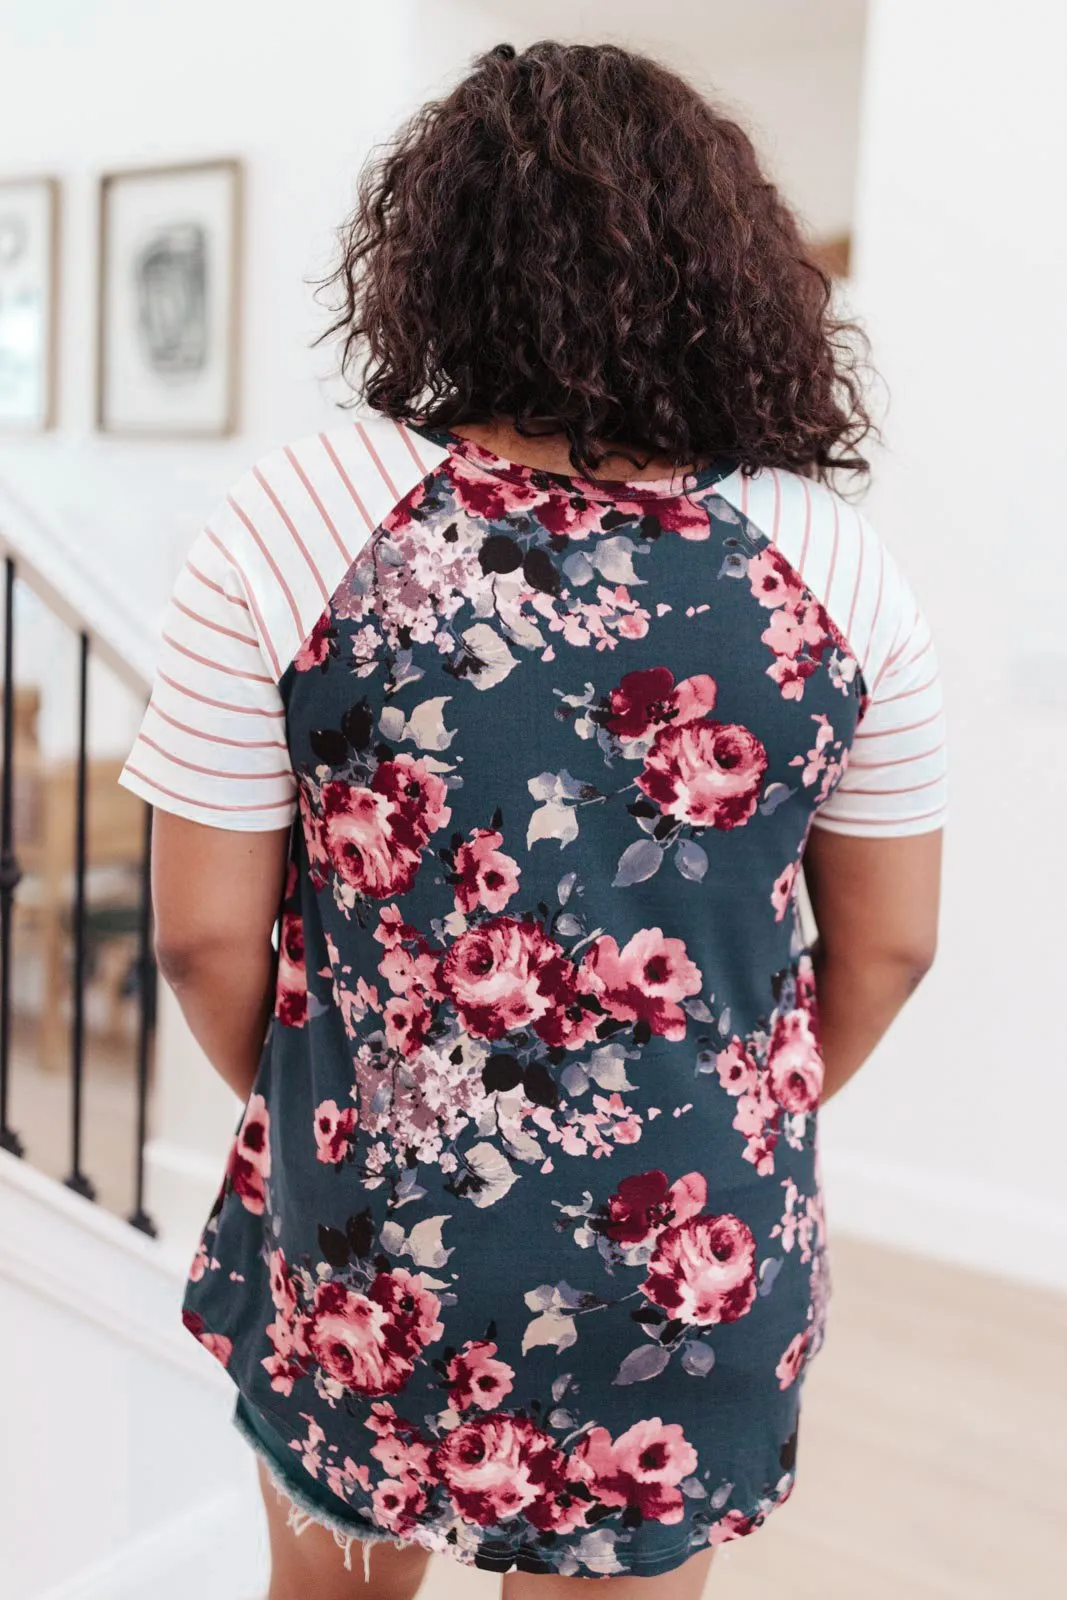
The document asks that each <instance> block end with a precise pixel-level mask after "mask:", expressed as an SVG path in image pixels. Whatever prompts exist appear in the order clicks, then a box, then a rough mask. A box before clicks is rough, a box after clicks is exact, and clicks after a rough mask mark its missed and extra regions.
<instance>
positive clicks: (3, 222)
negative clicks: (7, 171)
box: [0, 176, 62, 433]
mask: <svg viewBox="0 0 1067 1600" xmlns="http://www.w3.org/2000/svg"><path fill="white" fill-rule="evenodd" d="M61 199H62V194H61V189H60V182H59V179H58V178H54V177H39V176H34V177H29V178H0V433H43V432H45V431H47V430H48V429H50V428H54V427H55V425H56V407H57V396H58V372H59V270H60V266H59V257H60V213H61Z"/></svg>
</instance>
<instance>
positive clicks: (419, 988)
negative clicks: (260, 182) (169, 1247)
mask: <svg viewBox="0 0 1067 1600" xmlns="http://www.w3.org/2000/svg"><path fill="white" fill-rule="evenodd" d="M338 282H339V284H340V286H341V288H342V291H343V296H342V298H343V309H342V311H341V314H340V316H339V320H338V323H337V327H336V330H335V331H336V332H338V333H340V334H342V335H343V336H344V340H345V358H346V365H347V367H348V368H349V369H350V370H351V369H353V367H355V368H362V377H361V382H362V393H363V397H364V399H365V400H366V401H367V402H368V403H369V409H368V410H367V411H366V413H365V414H364V415H363V416H362V418H361V420H359V421H355V422H351V421H350V422H348V423H346V424H345V425H342V426H340V427H338V428H337V429H335V430H333V431H331V432H327V433H325V434H323V435H321V436H320V437H319V438H317V439H312V440H308V441H305V442H303V443H301V444H297V445H295V446H293V447H291V448H288V449H285V450H283V451H280V452H279V453H278V454H276V455H274V456H272V457H270V458H269V459H268V460H266V461H265V462H263V463H261V464H260V465H259V466H258V467H256V468H255V469H254V470H253V471H252V472H251V473H250V474H249V476H248V477H247V478H245V479H244V480H243V481H242V482H241V483H240V484H239V485H238V486H237V487H236V488H235V490H234V492H233V494H232V495H231V496H230V497H229V499H228V500H227V502H226V503H225V505H223V506H222V507H221V508H220V510H219V512H218V514H217V515H216V516H215V517H213V518H212V519H211V521H210V523H209V525H208V527H207V528H206V530H205V531H204V533H203V534H202V535H201V537H200V539H199V541H198V542H197V544H196V546H195V547H194V550H193V553H192V555H191V556H190V559H189V563H188V566H187V568H186V570H185V572H184V574H183V576H182V578H181V580H180V581H179V584H178V587H177V591H176V594H175V598H174V603H173V607H172V610H171V613H170V618H169V622H168V626H167V629H166V645H165V651H164V656H163V660H162V664H161V668H160V673H159V680H158V683H157V686H156V689H155V693H154V696H153V700H152V706H151V709H150V711H149V713H148V716H147V719H146V722H145V725H144V729H143V732H142V734H141V736H140V739H139V741H138V744H137V747H136V749H135V751H134V753H133V755H132V756H131V760H130V764H129V767H128V769H127V773H126V782H127V783H128V785H129V786H130V787H131V788H133V789H134V790H135V791H136V792H137V793H139V794H141V795H143V796H144V797H145V798H146V799H147V800H149V801H151V803H152V804H153V805H154V806H155V807H156V808H157V811H158V816H157V826H156V831H155V894H156V915H157V923H158V945H159V958H160V963H161V966H162V969H163V971H164V973H165V975H166V977H167V978H168V980H169V981H170V983H171V984H172V985H173V987H174V989H175V990H176V992H177V995H178V997H179V999H180V1001H181V1003H182V1006H183V1008H184V1011H185V1014H186V1016H187V1018H188V1020H189V1022H190V1024H191V1026H192V1028H193V1031H194V1032H195V1034H196V1035H197V1037H198V1039H199V1040H200V1041H201V1043H202V1044H203V1046H204V1049H205V1050H206V1052H207V1054H208V1055H209V1057H210V1058H211V1060H212V1062H213V1063H214V1065H215V1066H216V1067H217V1068H218V1070H219V1072H220V1073H221V1074H222V1075H223V1077H224V1078H225V1079H226V1080H227V1082H229V1083H230V1084H231V1085H232V1087H233V1089H234V1090H235V1091H236V1093H237V1094H238V1095H240V1096H241V1098H242V1099H243V1100H244V1101H245V1109H244V1113H243V1117H242V1120H241V1123H240V1128H239V1131H238V1133H237V1136H236V1139H235V1142H234V1145H233V1148H232V1151H231V1154H230V1157H229V1162H228V1166H227V1170H226V1175H225V1179H224V1182H223V1184H222V1188H221V1191H220V1194H219V1197H218V1202H217V1204H216V1206H215V1209H214V1211H213V1213H212V1216H211V1218H210V1220H209V1222H208V1224H207V1228H206V1231H205V1233H204V1237H203V1241H202V1243H201V1246H200V1249H199V1252H198V1254H197V1258H196V1261H195V1263H194V1266H193V1271H192V1278H191V1282H190V1286H189V1291H188V1297H187V1301H186V1308H185V1320H186V1323H187V1325H188V1327H189V1328H190V1330H191V1331H192V1332H193V1333H194V1334H195V1335H196V1337H197V1338H199V1339H200V1340H201V1342H202V1343H203V1344H204V1345H206V1346H207V1348H208V1349H209V1350H210V1351H211V1352H212V1354H214V1355H215V1356H216V1357H217V1358H218V1359H219V1360H220V1361H221V1362H222V1364H223V1365H224V1366H225V1367H226V1368H227V1370H228V1372H229V1373H230V1375H231V1377H232V1378H233V1380H234V1382H235V1384H236V1386H237V1388H238V1391H239V1399H238V1407H237V1421H238V1425H239V1426H240V1428H241V1429H242V1431H243V1432H244V1434H245V1435H246V1436H247V1438H248V1439H249V1440H250V1441H251V1443H252V1444H253V1446H254V1447H255V1449H256V1450H257V1452H258V1454H259V1456H260V1458H261V1462H262V1464H263V1465H262V1473H263V1481H264V1484H265V1485H268V1484H271V1483H272V1484H273V1485H274V1486H275V1487H276V1488H277V1489H279V1490H280V1492H281V1496H282V1497H283V1500H284V1502H285V1503H286V1504H287V1505H288V1506H289V1507H290V1508H291V1514H290V1519H289V1524H287V1523H286V1520H285V1514H284V1506H283V1508H282V1509H279V1502H278V1500H277V1498H276V1497H275V1496H274V1495H272V1494H267V1496H266V1504H267V1509H268V1515H269V1517H270V1521H271V1536H272V1547H273V1555H274V1583H273V1588H272V1590H271V1594H272V1596H273V1597H274V1600H289V1597H295V1596H300V1597H304V1596H307V1595H312V1594H314V1595H315V1596H316V1597H317V1600H331V1597H334V1596H337V1597H341V1596H348V1595H350V1594H353V1593H360V1592H364V1590H365V1587H366V1584H367V1583H369V1585H370V1590H371V1591H372V1592H373V1593H374V1594H375V1595H377V1596H389V1597H397V1600H399V1597H402V1596H409V1595H411V1594H413V1593H414V1591H415V1589H416V1588H417V1586H418V1583H419V1580H420V1578H421V1575H422V1571H423V1566H424V1563H425V1560H426V1558H427V1553H428V1552H430V1551H440V1552H444V1553H446V1554H448V1555H451V1556H453V1557H455V1558H456V1559H458V1560H459V1561H462V1562H466V1563H468V1564H473V1565H476V1566H479V1567H483V1568H487V1569H489V1570H492V1571H496V1572H500V1573H506V1574H507V1576H506V1577H505V1578H504V1593H505V1595H506V1596H507V1597H508V1600H527V1597H530V1596H533V1595H536V1596H538V1597H544V1600H547V1597H549V1596H552V1595H560V1596H563V1595H565V1594H570V1593H571V1592H572V1590H573V1591H574V1592H575V1593H577V1592H578V1590H579V1587H580V1580H583V1579H588V1578H591V1577H595V1578H599V1579H601V1580H603V1581H604V1583H605V1584H606V1585H607V1591H608V1592H609V1593H615V1592H617V1593H618V1595H619V1596H620V1597H623V1596H625V1595H627V1594H630V1593H632V1592H634V1591H635V1589H637V1588H640V1591H641V1593H642V1594H645V1593H649V1594H656V1595H658V1596H659V1597H660V1600H693V1597H695V1596H696V1595H697V1594H698V1592H699V1591H700V1588H701V1586H702V1583H703V1581H704V1577H705V1575H706V1571H707V1567H708V1563H709V1561H710V1560H711V1555H712V1552H713V1551H714V1549H715V1547H716V1546H717V1545H719V1544H721V1543H723V1542H725V1541H727V1540H730V1539H735V1538H739V1537H741V1536H743V1535H745V1534H747V1533H748V1532H750V1531H751V1530H752V1529H753V1528H755V1527H757V1526H758V1525H759V1524H760V1523H761V1522H762V1521H763V1520H764V1518H765V1517H766V1516H767V1514H768V1513H769V1512H770V1511H771V1510H772V1509H773V1508H774V1507H775V1506H777V1505H779V1504H780V1503H781V1502H782V1501H783V1500H784V1499H785V1498H786V1497H787V1495H788V1494H789V1492H790V1490H791V1488H792V1485H793V1479H794V1461H795V1455H796V1441H797V1419H798V1411H799V1397H800V1389H801V1380H802V1378H803V1375H804V1372H805V1370H806V1367H807V1364H808V1362H809V1361H810V1360H811V1358H812V1356H813V1354H814V1353H815V1351H816V1350H817V1348H818V1346H819V1344H820V1342H821V1339H822V1331H823V1314H824V1309H825V1304H826V1297H827V1274H826V1258H825V1251H824V1232H823V1215H822V1206H821V1200H820V1193H819V1186H818V1179H817V1162H816V1111H817V1107H818V1105H819V1104H820V1103H821V1102H822V1101H825V1100H826V1099H827V1098H828V1097H829V1095H830V1094H832V1093H835V1092H836V1091H837V1090H838V1089H839V1088H840V1087H841V1085H842V1084H843V1083H845V1082H846V1081H847V1079H848V1078H849V1077H851V1076H852V1074H853V1073H854V1072H855V1071H856V1069H857V1068H858V1067H859V1066H860V1064H861V1062H862V1061H863V1060H864V1058H865V1057H866V1056H867V1055H868V1053H869V1052H870V1050H871V1049H872V1047H873V1046H874V1044H875V1043H876V1041H877V1040H878V1038H879V1037H880V1036H881V1034H882V1033H883V1032H884V1030H885V1028H886V1027H887V1025H888V1024H889V1022H890V1021H891V1019H892V1018H893V1016H894V1015H895V1014H896V1012H897V1011H898V1009H899V1008H900V1006H901V1005H902V1004H903V1002H904V1001H905V999H906V998H907V996H908V995H909V994H910V992H911V991H912V989H913V988H914V987H915V985H916V983H917V982H918V981H919V979H920V978H921V977H922V975H923V973H924V972H925V971H926V969H927V968H928V966H929V964H930V961H931V959H932V955H933V949H934V941H935V926H936V919H937V895H938V867H939V854H940V829H941V825H942V821H943V815H944V792H943V791H944V761H943V749H942V737H941V709H940V695H939V689H938V684H937V677H936V669H935V665H934V657H933V651H932V649H931V645H930V640H929V637H928V634H927V631H926V628H925V625H924V623H923V621H922V618H921V616H920V614H919V611H918V609H917V607H916V605H915V602H914V600H913V599H912V598H911V596H910V594H909V592H908V590H907V588H906V586H905V584H904V582H903V580H902V578H901V576H900V574H899V572H898V571H897V568H896V567H895V566H894V564H893V562H892V559H891V558H890V556H889V555H888V554H887V552H886V551H885V550H884V549H883V547H882V545H881V544H880V543H879V541H878V539H877V538H876V536H875V535H874V533H873V532H872V531H871V529H870V528H869V527H868V525H867V524H866V523H865V522H864V521H863V519H862V518H861V517H860V516H859V515H858V514H857V513H856V512H855V511H854V510H853V509H852V508H851V506H850V505H849V504H847V503H846V502H844V501H843V500H841V499H839V498H838V497H837V495H836V494H835V492H834V491H833V490H832V489H831V488H830V487H829V486H828V485H829V481H830V480H831V479H832V478H833V477H834V476H835V475H836V474H838V473H845V474H856V473H863V472H865V471H866V462H865V461H864V459H863V456H862V454H861V448H860V447H861V444H862V440H863V438H864V436H865V434H866V432H867V431H868V422H867V418H866V416H865V413H864V409H863V404H862V400H861V397H860V393H859V388H858V383H857V379H856V377H855V376H854V374H853V371H852V367H851V364H850V357H849V355H848V349H849V346H848V344H847V341H846V330H844V329H843V328H841V327H840V326H839V325H837V324H836V323H835V322H834V321H833V320H832V318H831V315H830V311H829V289H828V284H827V281H826V279H825V278H824V276H823V275H822V274H821V273H820V272H819V271H818V269H817V268H816V267H815V266H813V265H812V263H811V262H810V260H808V259H807V258H806V256H805V252H804V248H803V246H802V244H801V242H800V239H799V236H798V232H797V228H796V225H795V223H794V221H793V219H792V217H791V216H790V214H789V212H788V210H787V209H786V207H785V206H784V204H783V202H782V200H781V199H780V197H779V196H778V195H777V193H776V191H775V190H774V188H773V187H772V186H771V185H770V184H768V183H767V181H766V179H765V178H764V177H763V175H762V174H761V172H760V170H759V167H758V165H757V162H756V159H755V157H754V154H753V151H752V148H751V146H750V144H749V142H748V140H747V139H746V137H745V136H744V134H743V133H742V132H741V131H740V130H739V129H738V128H737V127H736V125H734V124H733V123H732V122H730V121H728V120H726V119H725V118H724V117H722V116H721V115H720V114H719V113H718V112H716V111H715V110H713V109H712V108H711V107H709V106H708V105H707V104H706V103H705V102H704V101H703V100H701V99H700V98H699V97H698V96H697V95H696V94H695V93H694V91H693V90H692V89H690V88H689V87H688V86H687V85H686V84H685V83H684V82H682V81H681V80H680V79H678V78H677V77H675V76H674V75H672V74H671V73H669V72H667V71H665V70H664V69H663V68H661V67H659V66H657V65H655V64H653V63H652V62H649V61H647V60H644V59H642V58H640V57H635V56H632V55H629V54H627V53H626V52H624V51H622V50H620V49H617V48H614V47H604V48H588V47H584V46H581V47H577V46H574V47H571V46H567V47H564V46H560V45H555V44H540V45H537V46H535V47H533V48H532V49H530V50H527V51H526V52H524V53H523V54H521V55H516V53H515V51H514V50H512V49H511V48H510V47H507V46H502V47H501V48H499V49H497V50H495V51H493V52H492V53H491V54H489V55H488V56H486V57H485V58H484V59H483V60H481V61H479V62H478V64H477V66H476V68H475V70H474V72H473V73H472V74H471V76H470V77H469V78H467V79H466V80H465V81H464V82H463V83H461V84H460V85H459V87H458V88H456V89H455V90H454V91H453V93H452V94H450V95H449V96H448V97H447V98H446V99H444V100H443V101H441V102H440V103H438V104H435V105H431V106H428V107H427V108H426V109H425V110H424V111H423V112H421V113H420V115H419V116H418V117H417V118H416V119H415V120H414V121H413V122H412V123H411V124H410V126H409V127H408V128H407V129H406V131H405V132H404V133H403V134H402V135H401V137H400V140H399V142H398V143H397V144H396V146H395V147H394V148H393V149H392V150H391V151H390V152H389V153H388V154H387V155H386V156H385V158H384V159H383V161H382V162H381V164H380V165H379V166H377V167H376V168H374V169H373V170H372V171H371V172H370V173H369V175H368V176H367V177H366V178H365V180H364V184H363V189H362V196H361V200H360V204H359V208H358V211H357V213H356V216H355V218H354V220H353V222H352V224H351V226H350V228H349V230H348V232H347V234H346V236H345V253H344V260H343V264H342V266H341V268H340V271H339V274H338ZM802 862H803V865H804V868H805V876H806V879H807V883H808V886H809V888H810V892H811V897H812V901H813V904H814V909H815V913H816V917H817V921H818V927H819V938H818V942H817V944H816V946H815V948H814V949H813V950H812V949H808V948H806V947H805V942H804V937H803V934H802V931H801V924H800V919H799V915H798V908H797V890H798V882H797V880H798V873H799V869H800V866H801V863H802ZM279 911H280V916H281V924H280V932H279V943H278V951H277V955H275V953H274V950H273V948H272V930H273V929H274V925H275V922H276V919H277V918H278V916H279ZM816 991H817V992H818V1013H817V1012H816ZM264 1035H266V1044H265V1045H264V1043H263V1040H264ZM290 1524H295V1527H296V1528H303V1527H304V1526H305V1524H310V1525H311V1531H310V1532H309V1533H308V1534H307V1536H306V1537H305V1538H304V1539H301V1540H297V1539H296V1538H295V1530H294V1527H293V1526H291V1525H290ZM331 1533H332V1534H333V1535H334V1536H335V1537H336V1538H337V1540H338V1541H339V1542H340V1543H342V1544H343V1545H344V1546H345V1552H346V1557H347V1556H349V1554H350V1545H351V1543H352V1542H353V1541H356V1542H358V1543H359V1544H361V1545H362V1550H363V1555H364V1557H365V1561H366V1565H365V1567H364V1571H365V1572H366V1573H368V1574H369V1576H368V1577H366V1578H365V1577H363V1576H361V1567H360V1563H359V1562H356V1563H355V1564H354V1566H353V1565H351V1564H350V1562H348V1561H346V1562H345V1563H342V1562H341V1560H340V1559H339V1557H338V1554H337V1551H336V1549H335V1546H334V1542H333V1539H332V1538H331V1537H330V1535H331ZM372 1546H375V1547H376V1548H375V1549H374V1560H373V1562H370V1561H369V1559H367V1558H369V1554H370V1551H371V1547H372ZM637 1579H641V1580H645V1581H644V1582H643V1583H640V1584H638V1583H636V1582H635V1580H637Z"/></svg>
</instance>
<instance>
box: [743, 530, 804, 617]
mask: <svg viewBox="0 0 1067 1600" xmlns="http://www.w3.org/2000/svg"><path fill="white" fill-rule="evenodd" d="M748 581H749V584H750V586H751V589H752V593H753V595H754V596H755V598H756V599H757V600H758V601H759V603H760V605H761V606H767V607H768V608H771V607H774V606H781V605H795V604H796V603H797V602H798V601H799V600H800V598H801V596H802V594H803V592H804V591H803V590H802V589H801V587H800V584H799V583H798V582H797V577H796V574H795V573H794V571H793V569H792V567H791V566H790V565H789V563H788V562H787V561H786V560H785V558H784V557H783V556H782V555H780V554H779V552H778V551H777V550H776V549H775V547H774V545H772V544H769V545H767V546H766V548H765V549H763V550H761V551H760V553H759V555H757V556H753V557H752V559H751V560H750V561H749V563H748Z"/></svg>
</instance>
